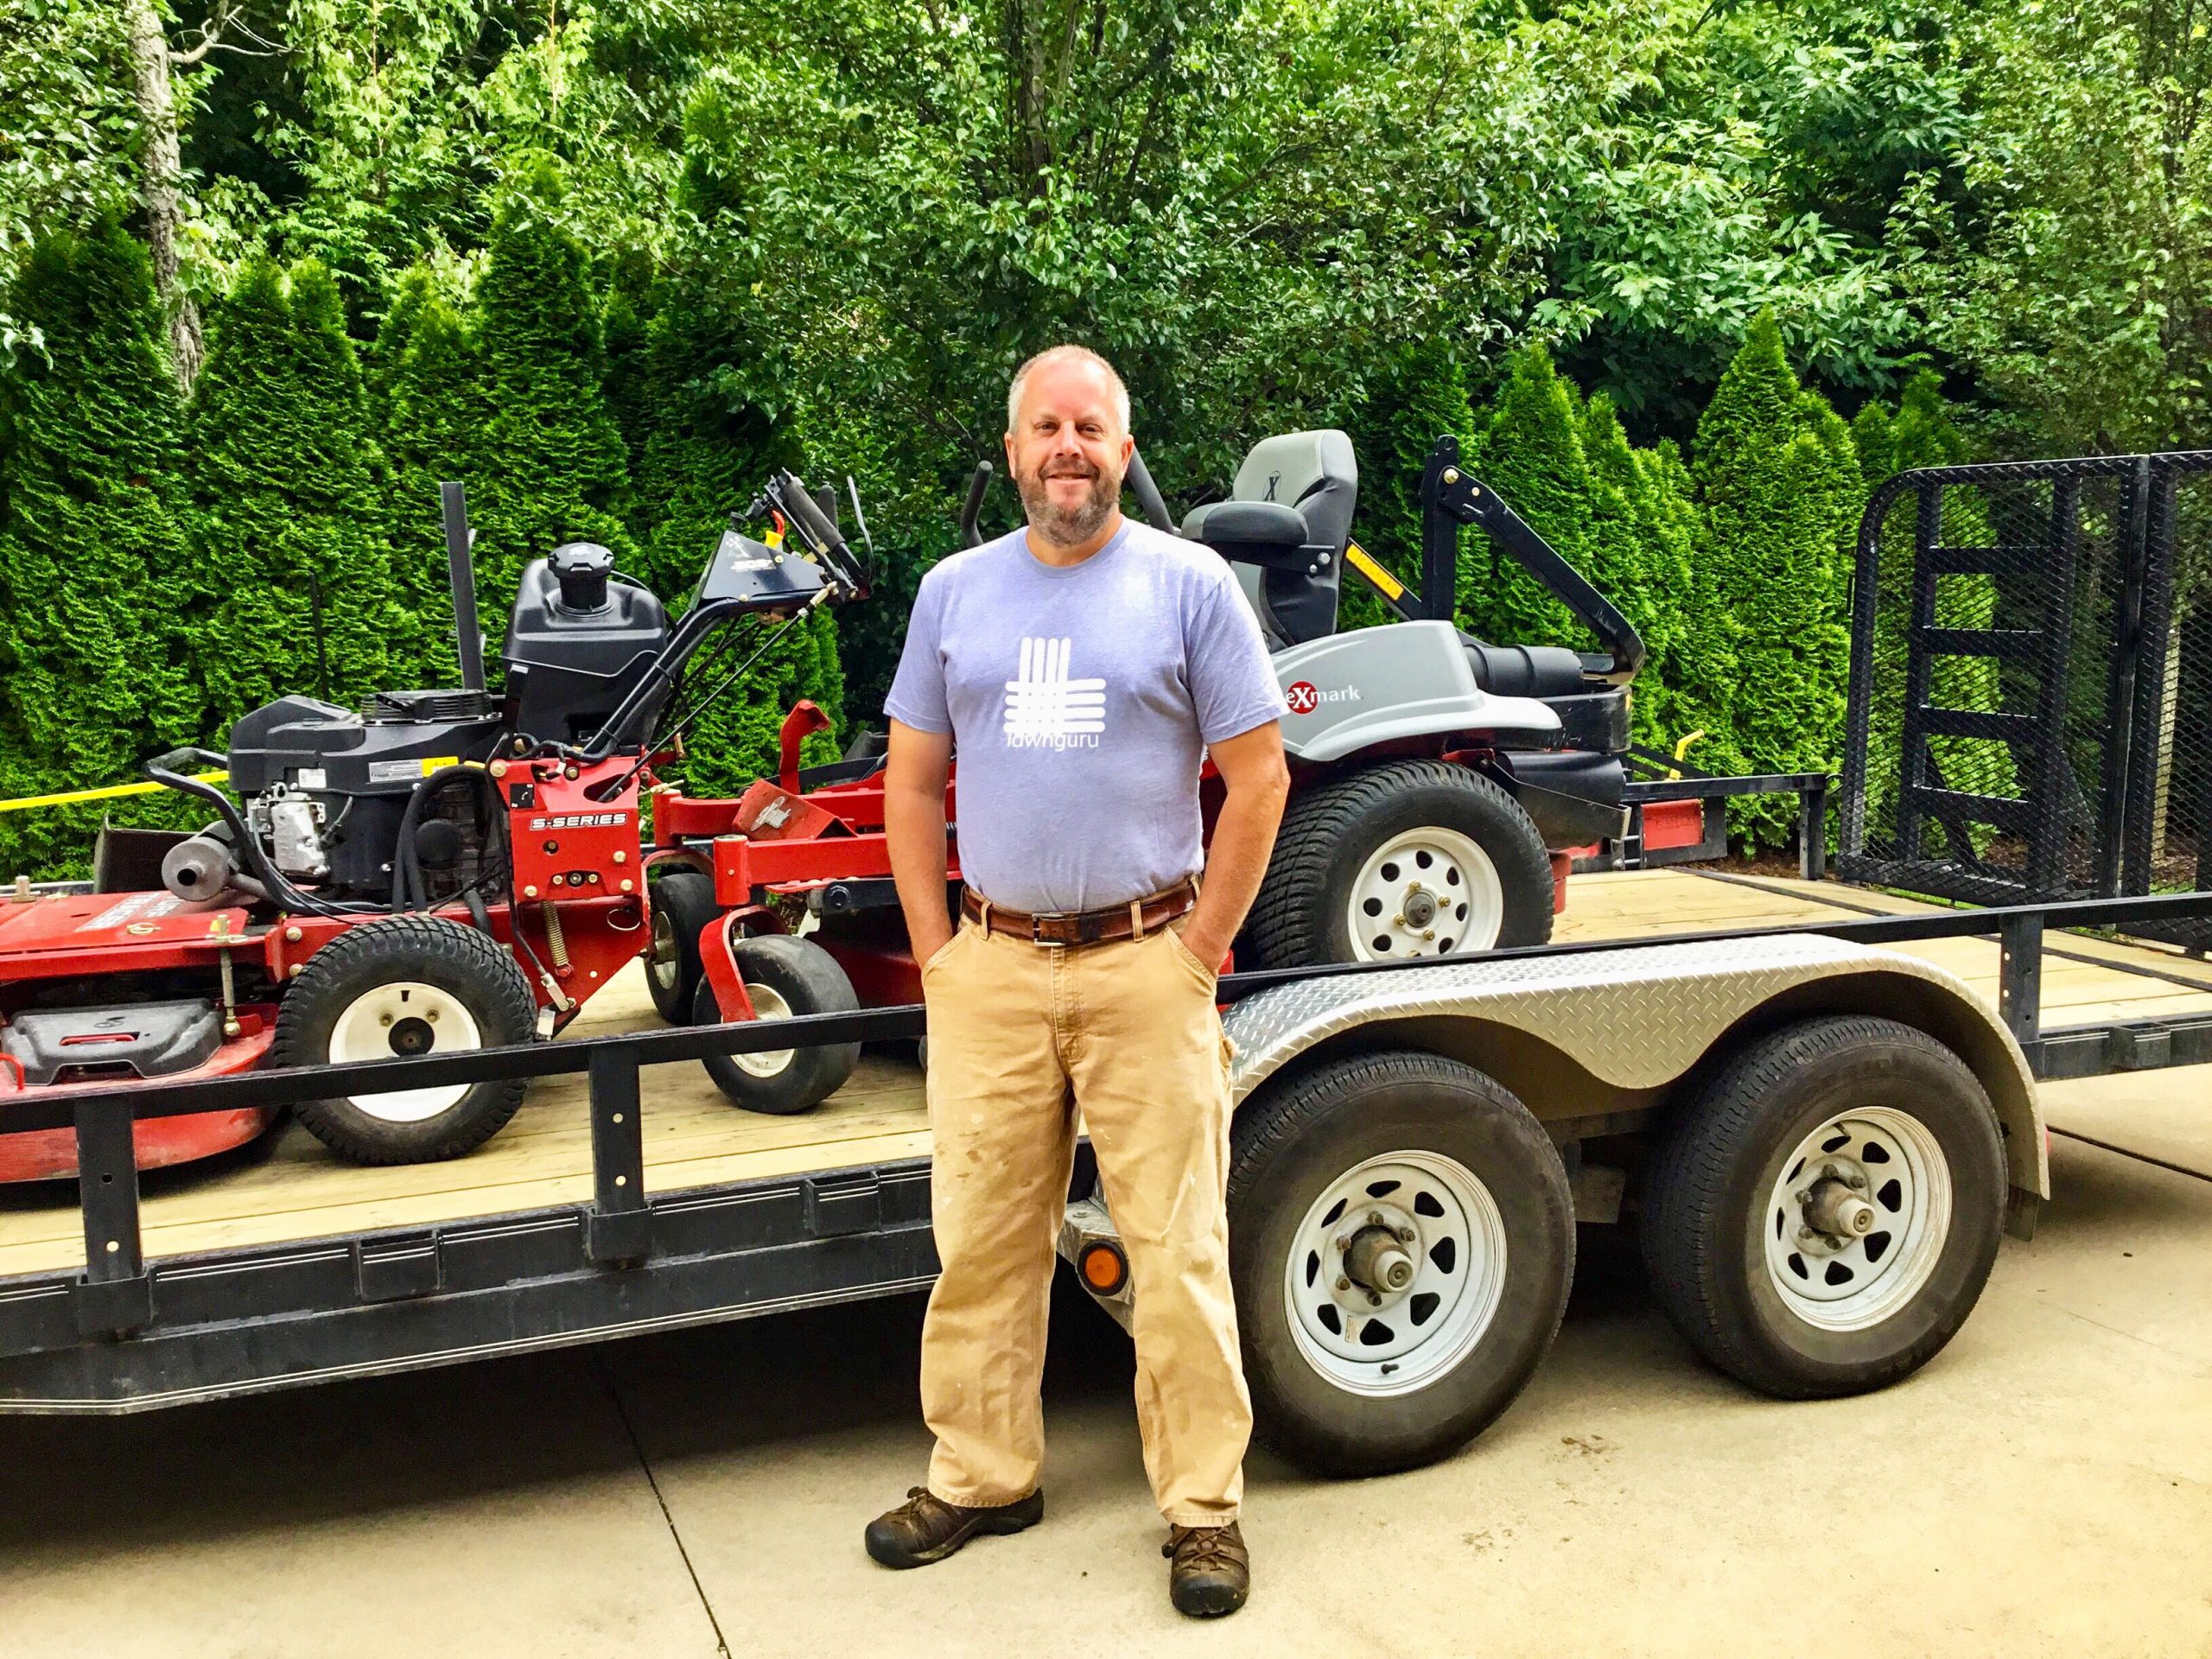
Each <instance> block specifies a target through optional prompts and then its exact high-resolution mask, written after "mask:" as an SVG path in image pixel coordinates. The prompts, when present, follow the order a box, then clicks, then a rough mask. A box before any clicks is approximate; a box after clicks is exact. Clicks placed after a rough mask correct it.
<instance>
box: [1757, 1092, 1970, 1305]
mask: <svg viewBox="0 0 2212 1659" xmlns="http://www.w3.org/2000/svg"><path fill="white" fill-rule="evenodd" d="M1854 1201H1855V1203H1854ZM1867 1211H1871V1215H1865V1212H1867ZM1862 1216H1864V1222H1863V1224H1864V1227H1865V1230H1864V1231H1863V1232H1860V1231H1859V1230H1857V1227H1858V1225H1859V1223H1860V1218H1861V1217H1862ZM1760 1231H1761V1235H1762V1237H1763V1239H1764V1250H1765V1255H1766V1269H1767V1276H1768V1277H1769V1278H1770V1280H1772V1281H1773V1283H1774V1287H1775V1289H1776V1290H1777V1292H1778V1293H1779V1294H1781V1297H1782V1300H1783V1306H1786V1307H1788V1308H1789V1311H1790V1312H1791V1313H1794V1314H1796V1316H1797V1317H1798V1318H1799V1319H1802V1320H1804V1321H1805V1323H1806V1324H1808V1325H1816V1326H1818V1327H1819V1328H1820V1329H1821V1330H1823V1331H1864V1330H1866V1329H1867V1328H1868V1327H1869V1326H1871V1325H1878V1324H1880V1323H1881V1322H1882V1321H1883V1320H1884V1319H1888V1318H1889V1317H1890V1316H1891V1314H1893V1313H1896V1312H1897V1310H1898V1309H1899V1308H1901V1307H1903V1306H1904V1305H1905V1304H1906V1303H1907V1302H1909V1301H1910V1300H1912V1299H1913V1297H1914V1296H1916V1295H1917V1294H1919V1292H1920V1290H1921V1287H1923V1286H1924V1285H1925V1284H1927V1282H1928V1280H1929V1275H1930V1274H1933V1273H1934V1272H1935V1271H1936V1262H1938V1261H1940V1260H1941V1259H1942V1255H1943V1245H1944V1243H1945V1241H1946V1240H1948V1238H1949V1236H1950V1232H1951V1166H1950V1164H1949V1162H1948V1160H1946V1159H1945V1158H1944V1156H1943V1148H1942V1147H1941V1146H1940V1145H1938V1144H1937V1142H1936V1137H1935V1136H1934V1135H1931V1134H1929V1131H1928V1128H1927V1127H1926V1126H1925V1125H1924V1124H1923V1123H1922V1122H1921V1121H1920V1120H1919V1119H1918V1118H1916V1117H1914V1116H1912V1115H1911V1114H1910V1113H1909V1112H1903V1111H1898V1110H1897V1109H1893V1108H1891V1107H1887V1106H1869V1107H1865V1108H1862V1109H1859V1110H1857V1111H1851V1112H1846V1113H1844V1114H1842V1115H1841V1116H1837V1117H1832V1118H1828V1119H1826V1120H1824V1121H1823V1122H1821V1126H1820V1127H1819V1128H1816V1129H1815V1130H1814V1131H1813V1132H1812V1133H1811V1134H1810V1135H1807V1136H1806V1137H1805V1138H1804V1139H1803V1140H1802V1141H1799V1142H1798V1143H1797V1147H1796V1150H1795V1151H1793V1152H1792V1153H1791V1154H1789V1157H1787V1158H1785V1159H1784V1160H1783V1162H1782V1169H1781V1173H1780V1174H1779V1175H1778V1177H1777V1179H1776V1180H1775V1183H1774V1185H1773V1187H1772V1188H1771V1189H1770V1191H1769V1192H1768V1194H1767V1202H1766V1208H1765V1210H1764V1212H1763V1214H1762V1217H1761V1220H1760Z"/></svg>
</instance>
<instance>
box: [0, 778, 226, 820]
mask: <svg viewBox="0 0 2212 1659" xmlns="http://www.w3.org/2000/svg"><path fill="white" fill-rule="evenodd" d="M230 778H231V774H230V773H229V772H201V773H200V774H199V777H198V781H199V782H200V783H203V784H224V783H228V782H229V781H230ZM167 787H168V785H166V784H111V785H108V786H107V787H106V788H105V789H72V790H67V791H64V792H62V793H61V794H59V795H25V796H23V797H22V798H19V799H16V800H12V801H0V812H28V811H29V810H32V809H33V808H34V807H40V806H74V805H76V804H77V803H78V802H79V801H113V800H119V799H121V798H123V797H124V796H125V795H152V794H155V793H156V792H158V791H161V790H163V789H166V788H167Z"/></svg>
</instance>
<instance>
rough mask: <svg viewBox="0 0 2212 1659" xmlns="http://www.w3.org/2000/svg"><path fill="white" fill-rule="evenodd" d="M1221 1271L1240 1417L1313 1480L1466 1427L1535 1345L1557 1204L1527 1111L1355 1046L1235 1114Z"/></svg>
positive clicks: (1570, 1232)
mask: <svg viewBox="0 0 2212 1659" xmlns="http://www.w3.org/2000/svg"><path fill="white" fill-rule="evenodd" d="M1229 1223H1230V1225H1229V1241H1230V1276H1231V1278H1232V1279H1233V1281H1235V1284H1236V1306H1237V1323H1238V1326H1239V1329H1240V1330H1241V1332H1242V1333H1243V1350H1244V1372H1245V1376H1246V1379H1247V1381H1248V1383H1249V1385H1250V1388H1251V1390H1252V1404H1253V1411H1254V1415H1255V1427H1256V1428H1257V1431H1258V1433H1259V1434H1260V1436H1261V1438H1262V1439H1263V1440H1266V1441H1267V1442H1268V1444H1269V1445H1270V1446H1274V1448H1275V1449H1276V1450H1277V1451H1279V1452H1281V1453H1282V1454H1283V1455H1284V1456H1286V1457H1287V1458H1289V1459H1292V1460H1293V1461H1294V1462H1296V1463H1298V1464H1300V1465H1302V1466H1304V1467H1306V1468H1307V1469H1310V1470H1313V1471H1315V1472H1317V1473H1323V1474H1335V1475H1371V1474H1381V1473H1383V1472H1386V1471H1389V1470H1394V1469H1405V1468H1410V1467H1413V1466H1414V1465H1418V1464H1423V1463H1427V1462H1430V1461H1432V1460H1433V1459H1437V1458H1440V1457H1442V1456H1443V1455H1444V1454H1445V1453H1446V1452H1451V1451H1452V1450H1454V1449H1455V1448H1456V1447H1458V1446H1462V1445H1464V1444H1465V1443H1466V1442H1467V1441H1468V1440H1471V1439H1473V1438H1474V1436H1475V1435H1476V1434H1478V1433H1480V1432H1481V1431H1482V1430H1483V1429H1484V1427H1487V1426H1488V1425H1489V1424H1490V1423H1491V1421H1492V1420H1494V1419H1495V1418H1496V1417H1497V1415H1498V1414H1500V1413H1501V1412H1503V1410H1504V1409H1505V1408H1506V1407H1507V1406H1509V1405H1510V1404H1511V1403H1512V1402H1513V1399H1514V1396H1515V1395H1518V1394H1519V1393H1520V1392H1521V1389H1522V1387H1523V1386H1524V1385H1525V1384H1526V1383H1528V1381H1529V1377H1530V1376H1532V1375H1533V1374H1534V1373H1535V1369H1536V1365H1537V1363H1538V1362H1539V1361H1540V1360H1541V1359H1542V1358H1543V1357H1544V1352H1545V1351H1546V1350H1547V1349H1548V1348H1549V1347H1550V1346H1551V1341H1552V1338H1553V1336H1554V1334H1555V1333H1556V1332H1558V1330H1559V1323H1560V1316H1561V1315H1562V1314H1563V1313H1565V1312H1566V1309H1567V1289H1568V1286H1569V1283H1570V1281H1572V1279H1573V1274H1574V1205H1573V1198H1572V1197H1571V1196H1570V1194H1569V1192H1568V1191H1567V1172H1566V1169H1565V1168H1564V1166H1562V1165H1561V1164H1560V1156H1559V1153H1558V1151H1557V1149H1556V1148H1555V1147H1554V1146H1553V1145H1552V1142H1551V1139H1550V1137H1549V1136H1548V1135H1546V1134H1545V1133H1544V1131H1543V1129H1542V1128H1541V1126H1539V1125H1538V1123H1537V1122H1536V1120H1535V1118H1534V1117H1533V1116H1530V1115H1529V1109H1528V1108H1526V1107H1525V1106H1523V1105H1522V1103H1520V1102H1519V1101H1518V1100H1516V1099H1515V1098H1514V1097H1513V1096H1512V1095H1511V1094H1510V1093H1509V1092H1507V1091H1506V1090H1504V1089H1503V1088H1502V1087H1500V1086H1499V1085H1498V1084H1497V1083H1496V1082H1494V1081H1493V1080H1492V1079H1491V1078H1490V1077H1485V1076H1484V1074H1483V1073H1481V1072H1479V1071H1476V1070H1474V1069H1473V1068H1472V1067H1471V1066H1468V1065H1463V1064H1461V1063H1460V1062H1459V1061H1457V1060H1451V1059H1446V1058H1443V1057H1441V1056H1440V1055H1435V1054H1429V1053H1425V1052H1393V1053H1376V1054H1363V1055H1359V1056H1357V1057H1355V1058H1350V1059H1345V1060H1339V1061H1337V1062H1334V1063H1332V1064H1328V1065H1322V1066H1320V1067H1319V1068H1317V1069H1316V1070H1314V1071H1309V1072H1306V1073H1305V1074H1303V1075H1301V1076H1298V1077H1294V1079H1292V1080H1291V1081H1290V1082H1289V1083H1288V1084H1287V1086H1286V1087H1283V1088H1281V1089H1280V1090H1269V1091H1268V1092H1267V1093H1265V1094H1264V1095H1263V1096H1262V1097H1261V1098H1260V1099H1259V1100H1256V1101H1255V1102H1253V1103H1249V1104H1248V1105H1247V1106H1245V1108H1244V1109H1243V1110H1242V1111H1241V1112H1240V1113H1239V1114H1238V1116H1237V1118H1236V1125H1235V1128H1234V1130H1233V1131H1232V1139H1231V1147H1230V1173H1229Z"/></svg>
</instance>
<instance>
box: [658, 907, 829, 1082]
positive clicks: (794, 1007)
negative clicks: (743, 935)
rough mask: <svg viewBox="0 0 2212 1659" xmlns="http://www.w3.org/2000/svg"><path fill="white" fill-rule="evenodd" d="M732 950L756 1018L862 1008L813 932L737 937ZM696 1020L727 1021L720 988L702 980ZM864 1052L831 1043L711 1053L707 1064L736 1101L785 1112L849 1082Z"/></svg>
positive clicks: (704, 1022) (702, 1022)
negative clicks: (795, 935)
mask: <svg viewBox="0 0 2212 1659" xmlns="http://www.w3.org/2000/svg"><path fill="white" fill-rule="evenodd" d="M733 954H734V956H735V957H736V958H737V973H738V977H739V978H740V979H741V980H743V981H744V982H745V991H746V995H747V996H749V997H751V998H752V999H753V1014H754V1017H755V1018H757V1019H761V1020H788V1019H791V1018H794V1017H796V1016H798V1015H800V1014H851V1013H854V1012H855V1011H857V1010H858V1009H859V1007H860V1005H861V1003H860V998H859V997H858V996H856V995H855V994H854V992H853V982H852V981H851V980H850V979H849V978H847V977H846V976H845V970H844V969H842V968H841V967H839V966H838V965H837V959H836V957H833V956H831V955H830V954H829V952H828V951H827V950H823V948H822V947H821V946H820V945H818V944H815V943H814V942H813V941H812V940H810V939H801V938H793V937H792V936H791V934H788V933H763V934H760V935H759V936H758V937H756V938H749V939H741V940H739V941H738V944H737V947H736V949H735V950H734V953H733ZM692 1022H693V1023H694V1024H695V1025H702V1026H713V1025H720V1024H721V1023H722V1011H721V1005H720V1004H719V1003H717V1002H716V1001H715V988H714V987H713V986H712V985H711V984H709V982H707V981H706V980H704V979H702V980H701V981H700V982H699V988H698V991H697V993H696V1001H695V1002H694V1004H693V1010H692ZM860 1058H861V1046H860V1045H859V1044H858V1043H826V1044H816V1045H814V1046H810V1047H807V1048H779V1049H771V1050H768V1051H766V1052H760V1053H753V1054H713V1055H709V1057H708V1058H707V1059H706V1060H705V1061H704V1062H703V1064H704V1065H706V1068H707V1075H708V1076H709V1077H712V1078H713V1079H714V1080H715V1086H716V1087H717V1088H719V1089H720V1090H721V1091H722V1093H723V1094H725V1095H727V1096H728V1097H729V1099H730V1102H731V1103H732V1104H734V1105H738V1106H742V1107H743V1108H744V1109H746V1110H747V1111H748V1112H766V1113H769V1114H770V1115H772V1116H779V1117H787V1116H791V1115H792V1114H793V1113H797V1112H806V1111H811V1110H813V1109H814V1108H816V1107H817V1106H819V1105H820V1104H821V1103H823V1101H825V1100H827V1099H829V1096H832V1095H834V1094H836V1092H837V1090H840V1089H842V1088H843V1087H844V1086H845V1081H846V1079H847V1078H849V1077H851V1076H852V1075H853V1068H854V1067H855V1066H856V1065H859V1064H860Z"/></svg>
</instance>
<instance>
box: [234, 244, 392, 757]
mask: <svg viewBox="0 0 2212 1659" xmlns="http://www.w3.org/2000/svg"><path fill="white" fill-rule="evenodd" d="M211 321H212V324H213V327H212V328H211V339H210V342H209V348H208V355H207V368H206V369H205V371H204V372H202V374H201V377H200V385H199V387H198V389H197V392H196V395H195V397H194V401H193V410H192V431H193V448H194V463H195V466H194V470H195V472H196V474H197V478H198V500H199V509H198V512H197V514H196V515H195V518H196V526H197V535H196V537H195V540H196V542H197V544H198V547H199V556H200V560H201V561H202V563H203V564H204V565H205V567H206V568H207V570H208V571H209V572H210V573H211V575H213V578H214V580H215V583H216V587H217V594H216V597H215V601H214V604H213V608H212V610H211V612H210V613H209V614H208V615H207V617H206V619H205V620H202V621H200V622H198V623H197V624H196V625H195V626H194V638H193V640H192V653H191V660H192V665H193V670H194V674H195V676H196V677H198V679H199V681H200V684H201V685H202V686H203V687H204V688H205V689H206V691H207V698H208V701H209V702H210V704H211V705H212V706H213V709H214V710H215V712H216V715H217V717H218V719H219V722H220V723H221V724H223V725H227V724H228V722H229V721H232V720H235V719H236V718H237V717H238V715H242V714H244V713H245V712H246V711H247V710H248V709H253V708H257V707H258V706H259V705H260V704H262V703H264V702H269V701H270V699H272V698H275V697H278V696H285V695H287V694H291V693H301V694H307V695H316V696H327V697H330V698H333V699H334V700H336V701H340V702H348V701H351V700H353V699H354V698H356V697H358V696H360V695H361V694H363V693H365V692H367V691H370V690H377V689H378V688H381V687H385V686H388V685H389V684H390V683H391V679H390V673H391V669H392V667H393V666H394V662H393V657H394V648H395V645H396V643H398V642H404V640H405V639H406V638H407V636H408V632H409V630H408V625H407V619H406V616H405V613H404V610H403V609H402V607H401V605H400V603H399V595H398V592H397V588H396V584H395V583H394V582H393V580H392V574H391V556H390V554H389V552H388V551H387V549H386V547H385V541H384V538H383V537H382V535H381V534H380V531H381V525H380V524H379V523H378V511H377V499H376V490H375V479H376V466H377V452H376V448H375V445H374V442H373V441H372V436H371V435H370V432H369V421H368V414H367V410H365V407H364V404H363V399H362V396H361V370H360V364H359V360H358V359H357V358H356V357H355V355H354V352H353V342H352V341H351V340H348V339H347V337H346V328H345V313H344V309H343V308H342V306H341V305H340V301H339V296H338V289H337V287H336V285H335V284H334V283H333V282H332V281H331V278H330V275H329V273H328V272H327V271H326V270H323V269H322V267H321V266H320V265H318V264H315V263H314V262H313V261H311V260H310V261H303V262H302V263H301V264H298V265H296V266H295V267H293V269H292V270H291V271H290V272H289V275H288V274H287V273H286V272H284V271H283V270H281V269H279V268H278V267H277V265H276V264H274V263H273V262H272V261H270V260H267V259H256V260H252V261H250V262H249V263H248V264H246V265H245V267H244V268H243V269H242V270H240V271H239V273H238V281H237V283H235V284H234V285H233V287H232V289H231V292H230V294H229V296H227V297H226V300H225V302H224V303H223V305H222V306H221V308H219V310H218V311H217V312H216V314H215V315H214V316H213V319H212V320H211Z"/></svg>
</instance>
